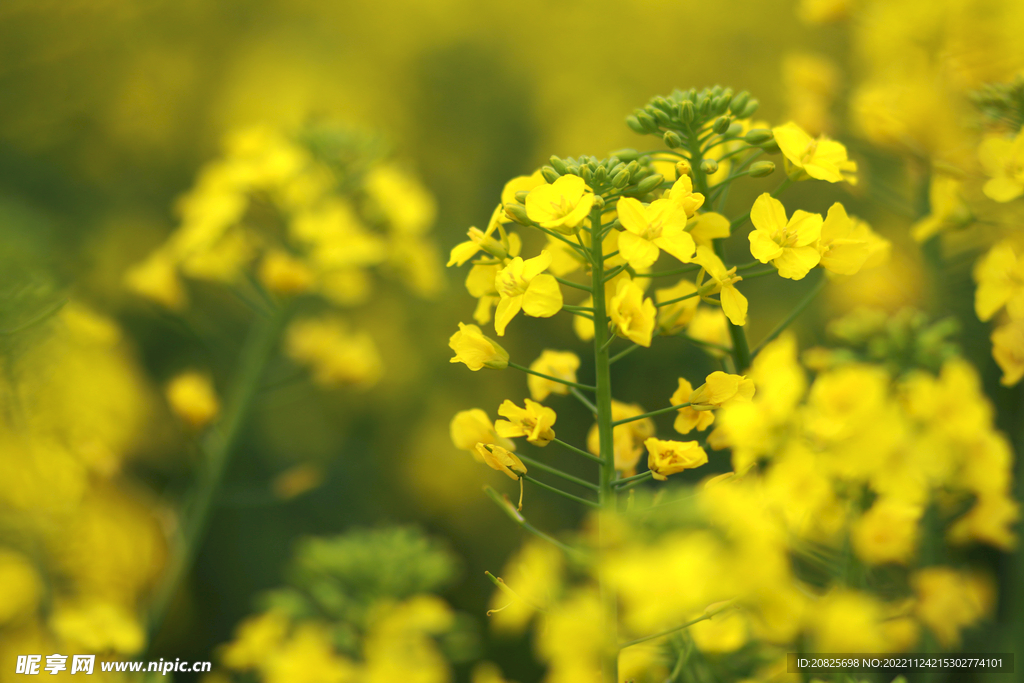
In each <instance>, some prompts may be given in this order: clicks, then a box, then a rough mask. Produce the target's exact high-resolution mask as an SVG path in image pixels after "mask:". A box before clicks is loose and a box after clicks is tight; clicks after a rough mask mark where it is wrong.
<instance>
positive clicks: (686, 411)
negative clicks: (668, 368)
mask: <svg viewBox="0 0 1024 683" xmlns="http://www.w3.org/2000/svg"><path fill="white" fill-rule="evenodd" d="M692 394H693V385H692V384H690V383H689V382H688V381H687V380H685V379H683V378H682V377H680V378H679V388H678V389H676V391H675V393H674V394H672V398H670V399H669V401H668V402H669V404H670V405H674V406H677V405H681V404H683V403H689V402H690V396H691V395H692ZM714 421H715V414H714V413H713V412H711V411H710V410H694V409H693V407H692V406H687V407H685V408H680V409H679V410H678V414H677V415H676V421H675V424H673V425H672V426H673V428H674V429H675V430H676V431H677V432H679V433H680V434H689V433H690V432H691V431H693V430H694V429H696V430H698V431H701V432H702V431H704V430H705V429H707V428H708V427H710V426H711V424H712V423H713V422H714Z"/></svg>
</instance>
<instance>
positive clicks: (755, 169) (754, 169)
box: [749, 161, 775, 178]
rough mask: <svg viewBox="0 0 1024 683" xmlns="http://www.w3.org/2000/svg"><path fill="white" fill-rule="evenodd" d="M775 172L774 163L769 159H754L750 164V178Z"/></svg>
mask: <svg viewBox="0 0 1024 683" xmlns="http://www.w3.org/2000/svg"><path fill="white" fill-rule="evenodd" d="M774 172H775V163H774V162H771V161H755V162H754V163H752V164H751V165H750V171H749V174H750V177H751V178H764V177H765V176H770V175H771V174H772V173H774Z"/></svg>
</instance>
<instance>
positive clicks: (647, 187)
mask: <svg viewBox="0 0 1024 683" xmlns="http://www.w3.org/2000/svg"><path fill="white" fill-rule="evenodd" d="M664 180H665V178H664V177H663V176H662V175H661V174H660V173H655V174H653V175H650V176H648V177H646V178H644V179H643V180H641V181H640V183H639V184H638V185H637V186H636V191H637V194H647V193H648V192H650V191H652V190H655V189H657V188H658V186H659V185H661V183H662V182H664Z"/></svg>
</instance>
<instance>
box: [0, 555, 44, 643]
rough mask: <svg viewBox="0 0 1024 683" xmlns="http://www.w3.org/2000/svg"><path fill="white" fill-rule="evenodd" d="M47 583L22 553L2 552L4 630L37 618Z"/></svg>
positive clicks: (0, 596) (0, 605) (0, 575)
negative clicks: (27, 619)
mask: <svg viewBox="0 0 1024 683" xmlns="http://www.w3.org/2000/svg"><path fill="white" fill-rule="evenodd" d="M42 595H43V582H42V580H41V579H40V578H39V574H38V573H37V572H36V569H35V567H33V566H32V563H31V562H29V561H28V558H26V557H25V556H24V555H22V554H21V553H18V552H15V551H13V550H8V549H6V548H0V628H3V627H4V626H7V624H8V623H10V622H15V621H18V620H21V619H23V618H26V617H31V616H33V615H34V614H35V611H36V608H37V607H38V606H39V599H40V598H41V597H42Z"/></svg>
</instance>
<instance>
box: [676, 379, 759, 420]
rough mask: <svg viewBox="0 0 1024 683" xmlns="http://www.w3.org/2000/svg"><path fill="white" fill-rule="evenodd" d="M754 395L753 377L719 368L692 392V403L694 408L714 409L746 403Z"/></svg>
mask: <svg viewBox="0 0 1024 683" xmlns="http://www.w3.org/2000/svg"><path fill="white" fill-rule="evenodd" d="M753 397H754V381H753V380H752V379H748V378H747V377H744V376H743V375H730V374H728V373H725V372H722V371H721V370H719V371H716V372H712V373H711V374H710V375H708V376H707V379H706V380H705V382H704V384H702V385H700V386H699V387H697V388H696V389H695V390H694V392H693V393H692V394H690V404H691V407H692V408H693V409H694V410H712V409H715V408H725V407H727V406H731V405H735V404H736V403H744V402H747V401H750V399H752V398H753ZM673 405H674V404H673Z"/></svg>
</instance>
